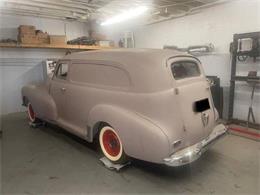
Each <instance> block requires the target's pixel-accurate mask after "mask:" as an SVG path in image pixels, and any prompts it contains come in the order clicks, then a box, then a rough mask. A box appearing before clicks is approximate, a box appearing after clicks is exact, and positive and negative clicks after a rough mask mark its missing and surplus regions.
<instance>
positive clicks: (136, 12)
mask: <svg viewBox="0 0 260 195" xmlns="http://www.w3.org/2000/svg"><path fill="white" fill-rule="evenodd" d="M147 10H148V8H147V7H146V6H139V7H137V8H134V9H130V10H127V11H125V12H123V13H121V14H118V15H116V16H114V17H112V18H110V19H107V20H106V21H104V22H102V23H101V24H100V25H102V26H107V25H110V24H115V23H119V22H123V21H125V20H128V19H132V18H135V17H137V16H140V15H142V14H143V13H144V12H146V11H147Z"/></svg>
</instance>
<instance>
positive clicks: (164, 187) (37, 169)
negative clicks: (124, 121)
mask: <svg viewBox="0 0 260 195" xmlns="http://www.w3.org/2000/svg"><path fill="white" fill-rule="evenodd" d="M3 132H4V133H3V140H2V142H3V143H2V155H3V156H2V163H3V164H2V188H3V192H4V193H5V194H7V193H11V194H13V193H19V194H21V193H24V194H40V193H42V194H47V193H71V194H72V193H73V194H79V193H106V194H107V193H120V194H122V193H149V194H151V193H155V194H159V193H170V194H172V193H199V194H201V193H207V194H209V193H212V194H213V193H216V194H231V193H232V194H233V193H235V194H237V193H243V194H245V193H246V194H248V193H253V194H259V192H260V180H259V170H260V169H259V168H260V166H259V163H260V161H259V158H260V156H259V154H260V145H259V142H255V141H252V140H249V139H245V138H241V137H238V136H233V135H228V136H226V137H225V138H224V139H222V140H221V141H219V142H218V143H217V144H216V145H214V146H213V147H212V149H211V150H209V151H208V152H207V153H205V154H204V156H203V157H202V158H201V159H199V160H198V161H197V162H195V163H193V164H192V165H190V166H186V167H183V168H170V167H166V166H159V165H155V164H151V163H145V162H141V161H137V160H136V161H134V162H133V164H132V165H131V166H129V167H127V168H126V169H124V170H122V171H120V172H119V173H117V172H115V171H110V170H108V169H106V168H105V167H104V166H103V165H102V164H101V162H100V161H99V160H98V158H99V156H100V154H99V153H98V152H97V151H96V149H95V147H94V146H93V145H90V144H87V143H85V142H84V141H82V140H80V139H78V138H76V137H75V136H72V135H71V134H69V133H65V132H64V131H62V130H61V129H59V128H55V127H41V128H39V129H33V128H29V127H28V124H27V120H26V115H25V113H16V114H10V115H7V116H5V117H4V120H3Z"/></svg>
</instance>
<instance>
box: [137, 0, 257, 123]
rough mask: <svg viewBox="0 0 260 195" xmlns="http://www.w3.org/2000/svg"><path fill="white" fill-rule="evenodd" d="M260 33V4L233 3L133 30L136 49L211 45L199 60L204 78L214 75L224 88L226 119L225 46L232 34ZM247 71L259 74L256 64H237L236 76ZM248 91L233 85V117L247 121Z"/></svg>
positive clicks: (227, 74) (227, 66) (227, 67)
mask: <svg viewBox="0 0 260 195" xmlns="http://www.w3.org/2000/svg"><path fill="white" fill-rule="evenodd" d="M254 31H260V1H259V0H235V1H230V2H228V3H226V4H221V5H218V6H215V7H212V8H209V9H205V10H203V11H202V12H200V13H198V14H194V15H190V16H186V17H182V18H178V19H174V20H169V21H165V22H161V23H157V24H153V25H148V26H145V27H141V28H138V29H136V30H135V31H134V33H135V43H136V47H138V48H163V46H164V45H176V46H178V47H187V46H191V45H201V44H205V43H213V44H214V45H215V48H216V52H215V54H213V55H209V56H202V57H199V58H200V59H201V61H202V63H203V65H204V69H205V72H206V74H207V75H217V76H219V77H220V78H221V85H222V86H223V87H224V92H225V94H224V96H225V105H224V106H225V107H224V116H227V110H228V109H227V108H228V91H229V81H230V69H231V66H230V54H229V43H230V42H232V37H233V34H235V33H245V32H254ZM248 70H257V71H258V74H259V75H260V62H259V60H258V61H257V63H254V62H253V60H252V59H249V60H248V61H247V62H246V63H239V64H238V74H240V75H247V71H248ZM250 90H251V88H249V87H248V86H247V84H246V83H240V84H239V85H237V90H236V94H235V95H236V98H235V111H234V112H235V117H237V118H241V119H245V118H247V112H248V106H249V99H250V94H249V93H250ZM259 106H260V94H259V88H258V89H257V91H256V96H255V102H254V112H255V114H256V118H257V121H258V123H260V109H259Z"/></svg>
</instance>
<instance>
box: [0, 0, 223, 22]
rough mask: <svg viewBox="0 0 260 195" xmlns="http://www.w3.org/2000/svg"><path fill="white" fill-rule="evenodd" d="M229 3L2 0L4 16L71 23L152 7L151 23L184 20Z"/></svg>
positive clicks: (215, 0)
mask: <svg viewBox="0 0 260 195" xmlns="http://www.w3.org/2000/svg"><path fill="white" fill-rule="evenodd" d="M225 1H228V0H131V1H130V0H0V13H2V14H9V15H22V16H34V17H43V18H53V19H62V20H64V19H65V20H71V21H75V20H76V21H79V22H88V21H93V20H95V21H97V22H99V21H102V20H105V19H106V18H109V17H111V16H114V15H116V14H118V13H120V12H122V11H123V10H128V9H131V8H134V7H137V6H141V5H142V6H143V5H144V6H147V7H149V13H148V14H147V15H148V17H147V18H148V20H147V23H154V22H159V21H162V20H166V19H170V18H175V17H181V16H184V15H187V14H191V13H193V12H195V11H198V10H200V9H202V8H205V7H209V6H214V5H216V4H219V3H223V2H225Z"/></svg>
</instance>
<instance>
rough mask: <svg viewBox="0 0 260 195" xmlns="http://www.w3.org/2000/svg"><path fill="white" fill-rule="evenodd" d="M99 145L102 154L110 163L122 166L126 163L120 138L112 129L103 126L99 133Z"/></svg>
mask: <svg viewBox="0 0 260 195" xmlns="http://www.w3.org/2000/svg"><path fill="white" fill-rule="evenodd" d="M99 144H100V147H101V150H102V152H103V154H104V155H105V156H106V157H107V158H108V159H109V160H110V161H111V162H113V163H116V164H119V163H121V164H122V163H126V162H127V161H128V157H127V155H126V154H125V152H124V149H123V145H122V142H121V140H120V137H119V136H118V134H117V133H116V131H115V130H114V129H113V128H112V127H110V126H104V127H102V128H101V130H100V133H99Z"/></svg>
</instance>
